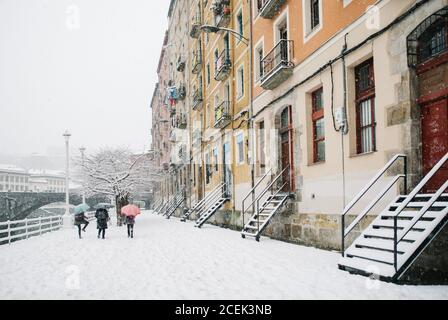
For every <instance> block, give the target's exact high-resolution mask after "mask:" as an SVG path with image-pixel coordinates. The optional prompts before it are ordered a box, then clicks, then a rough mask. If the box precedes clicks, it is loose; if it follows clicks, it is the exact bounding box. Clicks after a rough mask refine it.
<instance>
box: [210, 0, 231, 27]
mask: <svg viewBox="0 0 448 320" xmlns="http://www.w3.org/2000/svg"><path fill="white" fill-rule="evenodd" d="M213 12H214V15H215V26H217V27H220V28H225V27H228V26H229V23H230V18H231V12H232V11H231V9H230V0H215V2H214V3H213Z"/></svg>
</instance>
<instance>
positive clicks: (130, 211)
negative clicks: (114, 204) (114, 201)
mask: <svg viewBox="0 0 448 320" xmlns="http://www.w3.org/2000/svg"><path fill="white" fill-rule="evenodd" d="M121 214H123V215H125V216H133V217H135V216H136V215H138V214H140V208H139V207H137V206H136V205H133V204H128V205H127V206H124V207H123V208H121Z"/></svg>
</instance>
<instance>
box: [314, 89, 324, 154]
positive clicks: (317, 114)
mask: <svg viewBox="0 0 448 320" xmlns="http://www.w3.org/2000/svg"><path fill="white" fill-rule="evenodd" d="M318 94H320V95H321V98H320V100H321V105H320V108H319V109H318V110H317V107H318V106H317V95H318ZM323 95H324V90H323V87H320V88H319V89H317V90H314V91H313V92H312V93H311V121H312V123H313V163H320V162H325V160H326V159H325V151H324V158H323V159H318V145H319V143H320V142H323V143H324V149H325V115H324V102H323ZM319 120H323V122H324V134H323V136H322V137H320V138H317V122H318V121H319Z"/></svg>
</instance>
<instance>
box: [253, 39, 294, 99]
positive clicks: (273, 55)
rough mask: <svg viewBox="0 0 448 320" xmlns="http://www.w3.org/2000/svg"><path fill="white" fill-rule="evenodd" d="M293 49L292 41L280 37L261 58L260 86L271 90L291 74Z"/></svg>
mask: <svg viewBox="0 0 448 320" xmlns="http://www.w3.org/2000/svg"><path fill="white" fill-rule="evenodd" d="M293 50H294V41H292V40H286V39H282V40H280V41H279V42H278V43H277V44H276V46H275V47H274V48H273V49H272V50H271V51H270V52H269V53H268V54H267V55H266V56H265V57H264V58H263V60H261V65H262V67H263V77H262V78H261V86H262V87H263V88H264V89H267V90H272V89H274V88H276V87H278V86H279V85H280V84H281V83H283V82H284V81H285V80H286V79H288V78H289V77H290V76H291V75H292V72H293V69H294V63H293V62H292V59H293V56H294V51H293Z"/></svg>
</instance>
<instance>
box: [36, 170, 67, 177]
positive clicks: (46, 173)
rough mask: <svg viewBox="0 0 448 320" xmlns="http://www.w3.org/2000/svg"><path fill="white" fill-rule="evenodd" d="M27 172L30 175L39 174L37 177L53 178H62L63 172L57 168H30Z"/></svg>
mask: <svg viewBox="0 0 448 320" xmlns="http://www.w3.org/2000/svg"><path fill="white" fill-rule="evenodd" d="M28 173H29V174H30V175H31V176H39V177H53V178H64V177H65V173H64V172H62V171H58V170H36V169H30V170H28Z"/></svg>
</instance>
